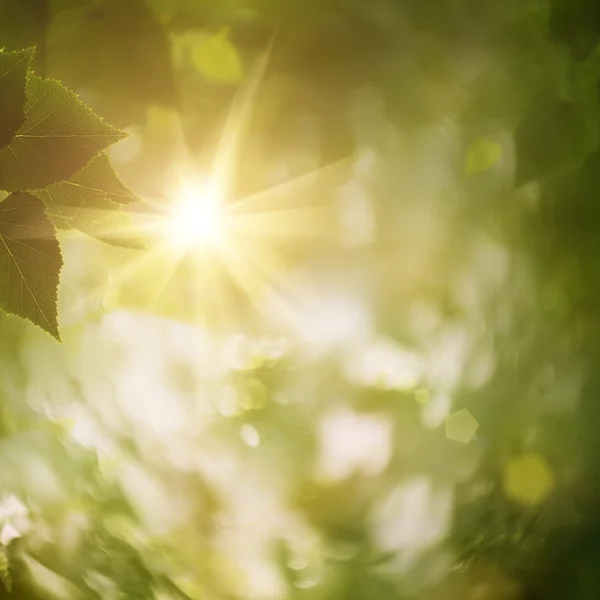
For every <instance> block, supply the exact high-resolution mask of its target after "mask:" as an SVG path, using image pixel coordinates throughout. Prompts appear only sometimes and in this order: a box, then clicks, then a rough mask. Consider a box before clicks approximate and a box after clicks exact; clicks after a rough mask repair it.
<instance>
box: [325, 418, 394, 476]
mask: <svg viewBox="0 0 600 600" xmlns="http://www.w3.org/2000/svg"><path fill="white" fill-rule="evenodd" d="M392 434H393V425H392V422H391V421H390V420H389V419H388V418H386V417H385V416H383V415H377V414H360V413H355V412H353V411H349V410H345V409H338V410H336V411H333V412H331V413H329V414H328V415H326V416H325V418H324V419H323V420H322V422H321V424H320V446H321V456H320V461H319V463H320V464H319V466H318V471H319V473H318V475H319V476H320V477H321V478H323V479H325V480H332V481H340V480H343V479H344V478H346V477H349V476H350V475H352V474H353V473H355V472H360V473H364V474H365V475H368V476H371V477H374V476H376V475H379V474H380V473H381V472H382V471H383V470H384V469H385V467H386V466H387V464H388V462H389V460H390V457H391V451H392Z"/></svg>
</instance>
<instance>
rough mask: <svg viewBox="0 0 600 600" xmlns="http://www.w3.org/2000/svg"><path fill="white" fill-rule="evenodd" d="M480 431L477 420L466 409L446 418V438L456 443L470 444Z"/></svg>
mask: <svg viewBox="0 0 600 600" xmlns="http://www.w3.org/2000/svg"><path fill="white" fill-rule="evenodd" d="M478 429H479V423H478V422H477V419H475V417H474V416H473V415H472V414H471V413H470V412H469V411H468V410H467V409H466V408H463V409H462V410H459V411H457V412H455V413H452V414H450V415H448V417H447V418H446V437H447V438H448V439H449V440H452V441H454V442H460V443H461V444H468V443H469V442H470V441H471V440H472V439H473V436H474V435H475V433H476V432H477V430H478Z"/></svg>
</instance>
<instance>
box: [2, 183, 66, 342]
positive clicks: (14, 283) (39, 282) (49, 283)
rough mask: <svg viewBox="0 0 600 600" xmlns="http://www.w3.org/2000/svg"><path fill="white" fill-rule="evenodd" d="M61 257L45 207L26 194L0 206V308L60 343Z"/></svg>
mask: <svg viewBox="0 0 600 600" xmlns="http://www.w3.org/2000/svg"><path fill="white" fill-rule="evenodd" d="M61 267H62V256H61V253H60V247H59V244H58V241H57V239H56V232H55V230H54V227H53V226H52V223H51V222H50V221H49V219H48V217H47V216H46V213H45V207H44V203H43V202H42V201H41V200H40V199H39V198H36V197H35V196H32V195H31V194H26V193H16V194H11V195H10V196H9V197H8V198H7V199H6V200H4V201H3V202H1V203H0V307H1V308H3V309H4V310H5V311H6V312H9V313H12V314H14V315H17V316H19V317H24V318H26V319H29V320H30V321H31V322H32V323H34V324H36V325H38V326H40V327H41V328H42V329H45V330H46V331H47V332H48V333H50V334H51V335H52V336H53V337H55V338H56V339H58V340H59V339H60V334H59V331H58V322H57V308H56V306H57V304H56V303H57V296H58V281H59V276H60V270H61Z"/></svg>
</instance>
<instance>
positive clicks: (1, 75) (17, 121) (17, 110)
mask: <svg viewBox="0 0 600 600" xmlns="http://www.w3.org/2000/svg"><path fill="white" fill-rule="evenodd" d="M32 56H33V49H31V48H30V49H29V50H21V51H20V52H2V51H1V50H0V147H2V146H6V144H8V143H9V142H10V140H12V138H13V137H14V135H15V133H16V131H17V129H19V127H21V125H23V123H24V122H25V113H24V106H25V81H26V79H27V69H28V67H29V63H30V62H31V57H32Z"/></svg>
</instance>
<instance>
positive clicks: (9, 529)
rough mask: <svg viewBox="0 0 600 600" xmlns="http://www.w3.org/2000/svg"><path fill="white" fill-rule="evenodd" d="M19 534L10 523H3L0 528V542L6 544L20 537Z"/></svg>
mask: <svg viewBox="0 0 600 600" xmlns="http://www.w3.org/2000/svg"><path fill="white" fill-rule="evenodd" d="M20 537H21V534H20V533H19V532H18V531H17V529H16V527H14V526H13V525H12V524H11V523H4V525H3V526H2V529H0V544H1V545H2V546H8V545H9V544H10V543H11V542H12V541H13V540H15V539H17V538H20Z"/></svg>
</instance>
